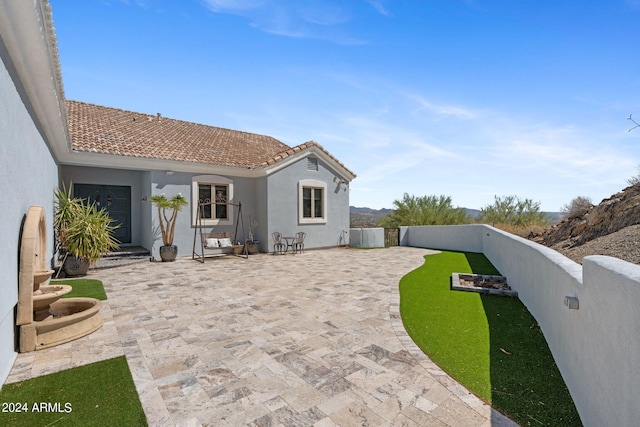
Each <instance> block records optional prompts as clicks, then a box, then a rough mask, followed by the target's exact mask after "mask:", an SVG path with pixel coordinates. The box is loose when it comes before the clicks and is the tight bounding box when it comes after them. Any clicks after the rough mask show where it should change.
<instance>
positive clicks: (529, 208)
mask: <svg viewBox="0 0 640 427" xmlns="http://www.w3.org/2000/svg"><path fill="white" fill-rule="evenodd" d="M477 221H478V222H480V223H485V224H509V225H514V226H517V227H523V226H528V225H532V224H548V223H549V218H548V216H547V214H545V213H544V212H541V211H540V203H539V202H534V201H533V200H531V199H524V200H522V199H520V198H519V197H518V196H506V197H498V196H495V201H494V202H493V204H492V205H487V206H485V207H484V208H482V209H480V214H479V215H478V218H477Z"/></svg>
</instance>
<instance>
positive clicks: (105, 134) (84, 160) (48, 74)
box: [0, 0, 355, 384]
mask: <svg viewBox="0 0 640 427" xmlns="http://www.w3.org/2000/svg"><path fill="white" fill-rule="evenodd" d="M0 8H1V10H2V13H0V158H1V159H2V167H1V168H0V178H1V179H0V191H1V194H2V195H3V199H4V203H3V208H2V209H1V210H0V239H2V241H3V245H2V248H3V249H2V254H3V256H2V257H0V269H2V271H3V272H4V280H2V282H0V295H1V298H0V384H1V383H2V382H3V381H4V379H5V378H6V377H7V375H8V373H9V371H10V369H11V366H12V364H13V361H14V359H15V357H16V348H17V335H16V331H17V329H16V326H15V325H16V318H15V316H16V311H15V310H16V305H17V302H18V275H19V271H18V269H19V250H20V237H21V236H20V232H21V229H22V223H23V221H24V218H25V215H26V213H27V211H28V209H29V207H30V206H33V205H36V206H44V208H45V212H46V221H47V231H46V234H47V239H48V244H47V246H48V247H49V248H48V249H47V256H48V257H49V258H50V259H51V258H52V256H53V243H52V242H53V227H52V224H53V191H54V189H55V188H57V187H59V186H60V185H61V184H62V183H65V184H68V183H69V182H73V183H74V186H75V191H76V193H77V194H79V195H82V196H88V197H90V198H92V200H95V201H96V202H98V203H100V206H101V207H106V208H107V209H108V210H109V211H110V213H111V215H113V216H114V218H116V220H117V221H118V222H119V223H120V224H122V226H121V227H120V229H119V233H120V234H119V236H118V237H119V238H120V240H121V241H122V243H123V245H140V246H144V247H146V248H148V249H150V250H152V251H153V253H154V255H155V256H157V255H158V252H157V251H158V247H159V246H160V245H161V241H160V240H159V236H158V233H157V226H158V223H157V218H156V211H155V209H154V208H153V206H152V204H151V203H150V202H149V201H148V200H149V198H150V197H151V196H153V195H155V194H162V193H164V194H165V195H167V196H172V195H174V194H178V193H182V194H183V195H184V196H185V197H186V198H187V200H188V201H189V206H188V207H187V208H186V209H185V210H184V211H183V212H181V213H180V214H179V215H178V224H177V229H176V239H175V242H174V243H175V244H176V245H178V247H179V255H180V256H184V255H190V254H191V250H192V245H193V239H194V231H195V230H196V228H195V227H194V224H195V216H196V212H197V209H196V206H197V200H198V199H199V198H201V197H203V196H207V195H210V194H213V192H216V193H217V192H219V191H220V192H226V196H227V197H228V198H229V199H232V200H233V201H235V202H241V203H242V213H243V219H244V224H245V227H246V230H245V233H248V227H249V216H250V217H251V222H252V223H253V228H254V234H255V239H256V240H259V241H260V245H261V248H262V250H263V251H268V250H270V248H271V247H272V245H271V233H272V232H274V231H279V232H282V233H284V234H292V233H295V232H298V231H304V232H306V233H307V239H306V241H305V247H306V248H321V247H329V246H335V245H337V244H340V243H344V238H345V235H346V230H348V229H349V228H348V227H349V191H348V187H349V182H350V181H351V180H352V179H354V178H355V174H354V173H353V172H351V171H350V170H349V169H348V168H347V167H346V166H344V165H343V164H342V163H340V162H339V161H338V160H337V159H336V158H335V157H333V156H332V155H331V154H330V153H329V152H328V151H327V150H325V149H324V148H323V147H322V146H320V145H319V144H317V143H315V142H307V143H304V144H301V145H299V146H296V147H289V146H287V145H285V144H283V143H282V142H280V141H278V140H276V139H274V138H271V137H268V136H264V135H256V134H251V133H246V132H239V131H232V130H228V129H220V128H215V127H211V126H204V125H199V124H195V123H188V122H184V121H180V120H172V119H168V118H164V117H162V116H160V115H147V114H140V113H134V112H129V111H123V110H118V109H114V108H107V107H99V106H96V105H90V104H85V103H81V102H72V101H66V100H65V96H64V90H63V85H62V75H61V71H60V62H59V58H58V50H57V42H56V37H55V30H54V27H53V19H52V11H51V5H50V4H49V2H48V1H47V0H30V1H16V0H0ZM234 209H237V208H236V207H235V206H232V205H230V206H229V207H228V209H227V210H226V211H225V209H219V210H218V209H214V210H213V211H211V210H210V211H209V212H208V213H207V215H208V217H207V218H206V220H205V223H206V226H207V227H213V228H215V229H216V231H232V230H233V229H234V228H235V225H236V222H237V221H238V219H237V215H236V214H237V212H236V211H234ZM243 237H248V235H245V236H238V238H243Z"/></svg>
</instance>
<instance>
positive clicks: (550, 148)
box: [51, 0, 640, 211]
mask: <svg viewBox="0 0 640 427" xmlns="http://www.w3.org/2000/svg"><path fill="white" fill-rule="evenodd" d="M51 4H52V6H53V18H54V25H55V27H56V33H57V36H58V48H59V51H60V60H61V63H62V75H63V80H64V86H65V94H66V97H67V99H73V100H78V101H84V102H90V103H95V104H99V105H104V106H109V107H116V108H123V109H127V110H133V111H138V112H142V113H148V114H156V113H158V112H159V113H162V115H163V116H166V117H171V118H176V119H182V120H187V121H192V122H197V123H204V124H208V125H213V126H220V127H225V128H230V129H237V130H243V131H248V132H255V133H261V134H266V135H270V136H273V137H275V138H277V139H279V140H281V141H283V142H284V143H286V144H288V145H290V146H295V145H298V144H301V143H303V142H306V141H309V140H315V141H317V142H318V143H320V144H321V145H323V146H324V147H325V148H327V149H328V150H329V151H330V152H331V153H332V154H333V155H335V156H336V157H337V158H338V159H339V160H341V161H342V162H343V163H345V165H346V166H347V167H349V168H350V169H351V170H353V171H354V172H355V173H356V174H357V175H358V177H357V178H356V179H355V180H354V181H353V182H352V184H351V193H350V194H351V204H352V205H355V206H368V207H372V208H378V209H379V208H383V207H387V208H390V207H392V205H393V201H394V200H396V199H401V198H402V195H403V193H409V194H413V195H416V196H422V195H441V194H444V195H447V196H451V198H452V200H453V204H454V205H456V206H461V207H468V208H476V209H478V208H481V207H484V206H486V205H488V204H491V203H492V202H493V200H494V196H506V195H517V196H519V197H521V198H529V199H532V200H534V201H536V202H539V203H540V205H541V208H542V209H543V210H546V211H557V210H558V209H559V208H560V207H561V206H562V205H564V204H565V203H568V202H569V201H571V199H573V198H574V197H576V196H588V197H591V199H592V200H593V201H594V202H595V203H599V202H600V200H601V199H603V198H606V197H609V196H610V195H612V194H614V193H616V192H618V191H620V190H621V189H623V188H624V187H625V186H626V179H627V178H629V177H631V176H633V175H635V174H636V173H637V172H638V165H639V164H640V129H637V130H635V131H632V132H628V130H629V128H631V127H632V126H633V123H632V122H630V121H628V120H627V118H628V117H629V114H632V113H633V114H634V117H637V118H638V119H640V98H639V96H638V92H639V89H640V55H638V52H639V51H640V0H608V1H606V2H605V1H592V0H581V1H577V0H576V1H574V0H564V1H547V0H536V1H534V0H491V1H489V0H422V1H398V0H396V1H390V0H388V1H387V0H340V1H338V0H336V1H328V0H325V1H323V0H296V1H292V0H239V1H233V0H181V1H161V0H84V1H82V2H69V1H66V0H51ZM639 121H640V120H639Z"/></svg>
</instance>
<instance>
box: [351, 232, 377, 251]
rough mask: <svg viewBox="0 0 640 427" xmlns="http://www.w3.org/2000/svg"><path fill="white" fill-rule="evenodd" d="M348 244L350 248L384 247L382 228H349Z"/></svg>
mask: <svg viewBox="0 0 640 427" xmlns="http://www.w3.org/2000/svg"><path fill="white" fill-rule="evenodd" d="M349 246H351V247H352V248H384V228H379V227H376V228H350V229H349Z"/></svg>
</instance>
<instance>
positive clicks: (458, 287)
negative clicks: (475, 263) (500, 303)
mask: <svg viewBox="0 0 640 427" xmlns="http://www.w3.org/2000/svg"><path fill="white" fill-rule="evenodd" d="M451 289H453V290H455V291H465V292H478V293H483V294H492V295H503V296H509V297H517V296H518V292H516V291H514V290H512V289H511V288H510V287H509V285H508V284H507V278H506V277H504V276H489V275H484V274H469V273H452V274H451Z"/></svg>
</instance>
